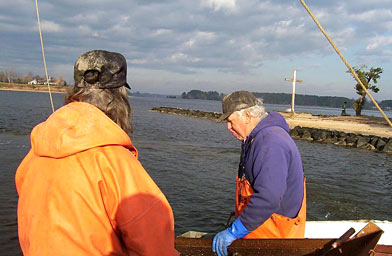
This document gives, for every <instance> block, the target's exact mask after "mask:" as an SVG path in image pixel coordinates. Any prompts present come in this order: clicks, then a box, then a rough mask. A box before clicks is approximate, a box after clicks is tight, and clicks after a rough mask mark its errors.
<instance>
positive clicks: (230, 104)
mask: <svg viewBox="0 0 392 256" xmlns="http://www.w3.org/2000/svg"><path fill="white" fill-rule="evenodd" d="M257 103H258V100H257V99H256V97H255V96H254V95H253V94H252V93H250V92H248V91H237V92H233V93H230V94H228V95H226V96H225V97H224V98H223V99H222V112H223V114H222V115H221V116H220V117H219V119H218V122H221V121H223V120H226V119H227V118H228V117H229V116H230V115H231V114H233V113H234V112H235V111H239V110H241V109H244V108H250V107H253V106H255V105H256V104H257Z"/></svg>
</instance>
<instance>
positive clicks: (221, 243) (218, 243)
mask: <svg viewBox="0 0 392 256" xmlns="http://www.w3.org/2000/svg"><path fill="white" fill-rule="evenodd" d="M236 239H237V238H236V237H235V236H234V235H233V234H232V233H231V232H230V231H229V229H225V230H223V231H221V232H219V233H218V234H216V235H215V237H214V240H213V241H212V251H213V252H215V253H216V254H218V256H227V247H228V246H229V245H231V243H232V242H233V241H234V240H236Z"/></svg>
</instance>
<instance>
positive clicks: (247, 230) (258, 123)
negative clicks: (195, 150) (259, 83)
mask: <svg viewBox="0 0 392 256" xmlns="http://www.w3.org/2000/svg"><path fill="white" fill-rule="evenodd" d="M222 109H223V114H222V116H221V117H220V121H223V120H225V121H226V122H227V129H228V130H229V131H230V132H231V133H232V134H233V135H234V137H236V138H237V139H238V140H240V141H242V147H241V159H240V164H239V169H238V176H237V177H236V183H237V188H236V217H237V218H236V220H235V221H234V222H233V224H232V225H231V227H229V228H227V229H225V230H223V231H222V232H219V233H218V234H217V235H216V236H215V237H214V240H213V244H212V250H213V252H216V253H217V254H218V255H219V256H221V255H227V247H228V246H229V245H230V244H231V243H232V242H233V241H234V240H236V239H239V238H246V239H252V238H301V237H304V233H305V222H306V189H305V179H304V173H303V167H302V161H301V156H300V153H299V151H298V149H297V146H296V145H295V143H294V141H293V139H292V138H291V137H290V135H289V126H288V124H287V122H286V120H285V119H284V118H283V116H282V115H280V114H278V113H274V112H272V113H267V112H266V111H265V109H264V107H263V105H262V104H261V102H260V101H259V100H257V99H256V98H255V97H254V95H253V94H251V93H250V92H247V91H237V92H233V93H231V94H229V95H227V96H225V97H224V98H223V100H222Z"/></svg>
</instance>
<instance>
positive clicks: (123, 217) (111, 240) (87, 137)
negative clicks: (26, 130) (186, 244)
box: [15, 102, 178, 256]
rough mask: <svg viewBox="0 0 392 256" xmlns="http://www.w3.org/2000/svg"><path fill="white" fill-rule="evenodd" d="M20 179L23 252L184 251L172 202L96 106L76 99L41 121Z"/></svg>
mask: <svg viewBox="0 0 392 256" xmlns="http://www.w3.org/2000/svg"><path fill="white" fill-rule="evenodd" d="M15 180H16V187H17V191H18V194H19V201H18V233H19V242H20V245H21V248H22V251H23V253H24V255H40V256H42V255H178V252H177V251H176V250H175V249H174V224H173V223H174V220H173V213H172V210H171V207H170V205H169V203H168V202H167V200H166V198H165V196H164V195H163V193H162V192H161V191H160V189H159V188H158V187H157V185H156V184H155V183H154V181H153V180H152V179H151V178H150V176H149V175H148V174H147V172H146V171H145V170H144V168H143V166H142V165H141V163H140V162H139V161H138V159H137V150H136V148H135V147H134V146H132V143H131V140H130V138H129V136H128V135H127V134H126V133H125V132H124V131H123V130H122V129H121V128H120V127H119V126H118V125H117V124H115V123H114V122H113V121H112V120H111V119H110V118H109V117H107V116H106V115H105V114H104V113H103V112H101V111H100V110H99V109H98V108H96V107H94V106H93V105H90V104H87V103H81V102H74V103H70V104H68V105H65V106H64V107H62V108H60V109H59V110H57V111H56V112H55V113H54V114H52V115H51V116H50V117H49V118H48V120H47V121H45V122H43V123H41V124H39V125H37V126H36V127H35V128H34V129H33V131H32V134H31V150H30V152H29V153H28V155H27V156H26V157H25V159H24V160H23V161H22V163H21V164H20V166H19V168H18V170H17V172H16V177H15Z"/></svg>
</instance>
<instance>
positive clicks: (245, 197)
mask: <svg viewBox="0 0 392 256" xmlns="http://www.w3.org/2000/svg"><path fill="white" fill-rule="evenodd" d="M236 183H237V186H236V200H235V202H236V217H238V216H240V214H241V213H242V211H243V210H244V209H245V208H246V206H247V204H248V203H249V201H250V196H251V195H252V194H253V193H254V191H253V188H252V187H251V185H250V183H249V181H248V180H247V179H246V178H245V175H243V177H242V178H241V179H240V178H238V176H237V178H236ZM305 222H306V185H305V180H304V198H303V200H302V206H301V209H300V210H299V213H298V215H297V217H295V218H289V217H285V216H283V215H280V214H276V213H273V214H272V215H271V217H269V218H268V219H267V220H266V221H265V222H264V223H263V224H261V225H260V226H259V227H258V228H256V229H255V230H253V231H252V232H251V233H249V234H248V235H246V236H245V237H244V239H252V238H253V239H255V238H303V237H304V235H305Z"/></svg>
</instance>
